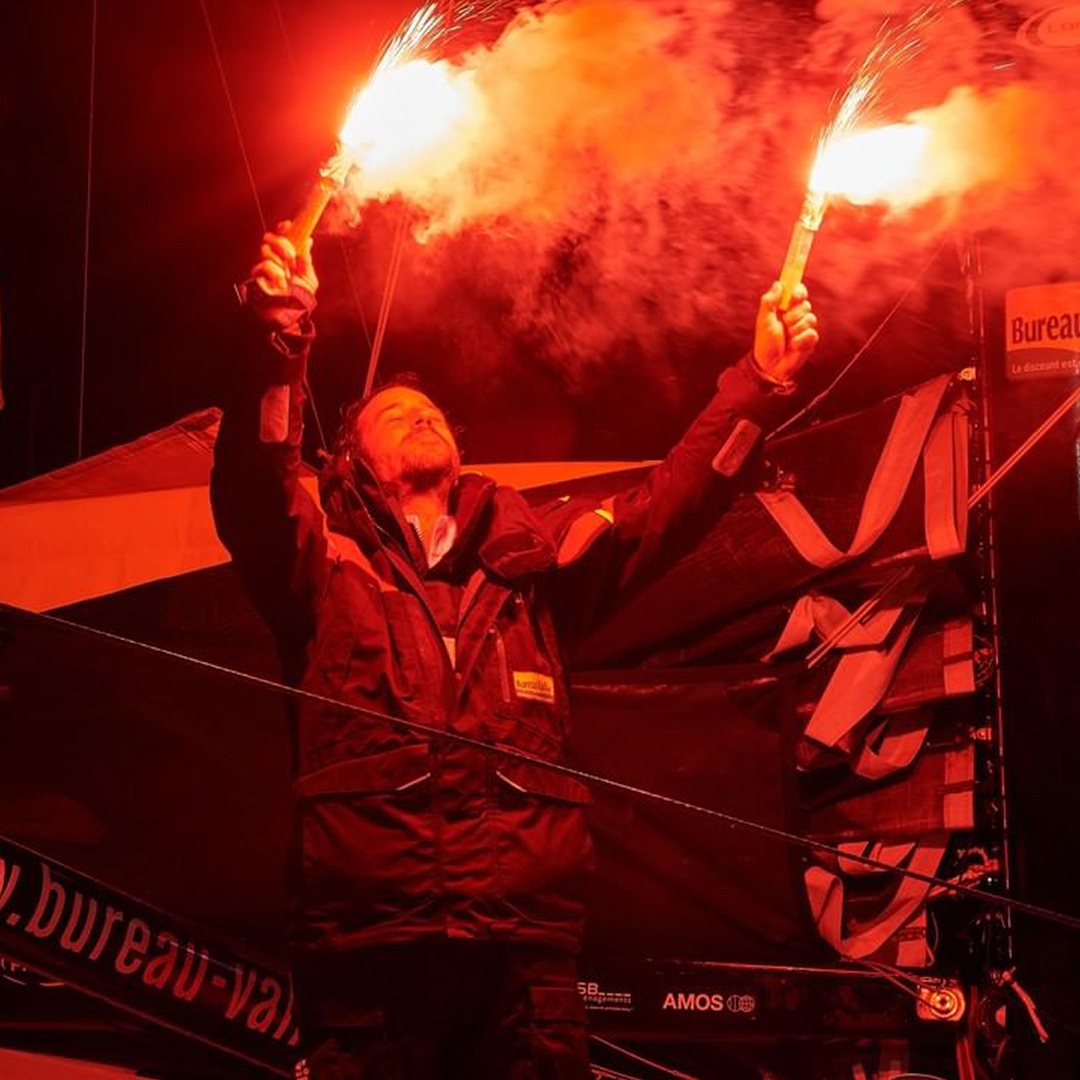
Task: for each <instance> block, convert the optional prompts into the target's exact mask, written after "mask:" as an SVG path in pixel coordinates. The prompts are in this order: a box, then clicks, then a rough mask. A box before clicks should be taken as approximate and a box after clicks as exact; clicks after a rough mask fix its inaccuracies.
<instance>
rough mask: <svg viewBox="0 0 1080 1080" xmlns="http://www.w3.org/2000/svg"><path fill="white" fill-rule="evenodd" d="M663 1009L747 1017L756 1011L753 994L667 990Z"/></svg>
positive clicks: (755, 1001) (755, 1000)
mask: <svg viewBox="0 0 1080 1080" xmlns="http://www.w3.org/2000/svg"><path fill="white" fill-rule="evenodd" d="M661 1008H663V1009H667V1010H672V1011H675V1012H713V1013H719V1012H729V1013H741V1014H743V1015H749V1014H752V1013H754V1012H755V1011H756V1010H757V999H756V998H755V997H754V995H753V994H726V995H725V994H721V993H717V992H716V991H705V990H669V991H668V992H667V993H666V994H665V995H664V1004H663V1005H662V1006H661Z"/></svg>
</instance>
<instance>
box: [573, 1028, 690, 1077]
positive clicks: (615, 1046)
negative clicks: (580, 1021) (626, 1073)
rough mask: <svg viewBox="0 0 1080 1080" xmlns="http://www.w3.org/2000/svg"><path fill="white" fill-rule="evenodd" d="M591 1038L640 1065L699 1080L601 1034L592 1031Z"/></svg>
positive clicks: (669, 1074)
mask: <svg viewBox="0 0 1080 1080" xmlns="http://www.w3.org/2000/svg"><path fill="white" fill-rule="evenodd" d="M589 1039H590V1040H591V1041H592V1042H594V1043H598V1044H599V1045H600V1046H606V1047H607V1048H608V1049H609V1050H615V1051H617V1052H618V1053H620V1054H625V1055H626V1057H628V1058H630V1060H631V1061H636V1062H638V1064H639V1065H648V1066H649V1067H650V1068H652V1069H656V1070H657V1071H658V1072H663V1073H667V1074H668V1076H674V1077H677V1080H698V1078H697V1077H696V1076H691V1075H690V1074H689V1073H684V1072H680V1071H679V1070H678V1069H673V1068H672V1067H671V1066H670V1065H663V1064H661V1063H660V1062H659V1061H653V1060H652V1059H651V1058H647V1057H644V1056H643V1055H641V1054H635V1053H634V1051H633V1050H628V1049H627V1048H626V1047H625V1046H621V1045H620V1044H619V1043H617V1042H612V1040H611V1039H605V1038H602V1037H601V1036H600V1035H593V1034H592V1033H591V1032H590V1034H589Z"/></svg>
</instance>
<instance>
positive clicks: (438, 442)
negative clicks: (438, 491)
mask: <svg viewBox="0 0 1080 1080" xmlns="http://www.w3.org/2000/svg"><path fill="white" fill-rule="evenodd" d="M410 443H411V444H412V445H410ZM456 471H457V459H456V456H455V454H454V452H453V449H452V448H451V447H450V446H448V445H447V443H446V441H445V440H444V439H443V438H442V437H441V436H439V435H436V434H435V433H434V432H431V433H430V434H429V433H426V432H425V433H423V435H422V437H417V438H414V437H413V436H410V437H409V438H408V439H406V440H405V442H404V443H403V444H402V446H401V481H402V483H403V484H405V485H407V486H408V487H411V488H412V489H413V490H414V491H427V490H429V489H431V488H435V487H439V486H440V485H441V484H443V483H445V482H446V481H447V480H452V479H453V477H454V473H455V472H456Z"/></svg>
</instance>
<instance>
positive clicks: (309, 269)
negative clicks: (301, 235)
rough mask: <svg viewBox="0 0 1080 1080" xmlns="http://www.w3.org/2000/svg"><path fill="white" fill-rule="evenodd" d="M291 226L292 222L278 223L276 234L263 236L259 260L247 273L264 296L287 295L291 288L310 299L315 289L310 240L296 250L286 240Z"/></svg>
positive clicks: (316, 287)
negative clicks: (307, 294) (296, 288)
mask: <svg viewBox="0 0 1080 1080" xmlns="http://www.w3.org/2000/svg"><path fill="white" fill-rule="evenodd" d="M291 226H292V222H290V221H282V222H279V223H278V226H277V231H276V232H268V233H264V234H263V238H262V246H261V247H260V248H259V261H258V262H257V263H256V264H255V266H254V267H252V270H251V277H252V280H254V281H255V282H256V283H257V284H258V286H259V288H261V289H262V291H263V292H265V293H266V294H267V295H268V296H288V295H289V293H290V291H291V289H292V287H293V286H294V285H297V286H299V287H300V288H302V289H306V290H307V291H308V292H309V293H311V294H312V296H314V295H315V293H316V292H317V291H318V288H319V279H318V277H317V276H316V274H315V266H314V264H313V263H312V261H311V238H310V237H308V238H307V239H306V240H304V241H303V243H301V244H300V246H299V248H297V247H296V246H295V245H294V244H293V242H292V240H290V239H289V231H290V228H291Z"/></svg>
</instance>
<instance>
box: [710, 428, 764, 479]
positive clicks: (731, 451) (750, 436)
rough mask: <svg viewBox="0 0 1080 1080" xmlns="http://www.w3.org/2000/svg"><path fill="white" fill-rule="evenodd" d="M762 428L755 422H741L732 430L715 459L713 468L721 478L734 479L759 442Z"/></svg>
mask: <svg viewBox="0 0 1080 1080" xmlns="http://www.w3.org/2000/svg"><path fill="white" fill-rule="evenodd" d="M760 434H761V428H759V427H758V426H757V424H755V423H754V422H753V420H745V419H744V420H740V421H739V422H738V423H737V424H736V425H735V427H734V428H732V430H731V434H730V435H729V436H728V437H727V440H726V441H725V443H724V445H723V446H721V447H720V451H719V453H717V455H716V457H714V458H713V462H712V467H713V470H714V471H715V472H718V473H719V474H720V475H721V476H727V477H732V476H734V475H735V474H736V473H737V472H738V471H739V470H740V469H741V468H742V466H743V462H744V461H745V460H746V458H747V456H748V455H749V453H750V451H751V450H753V449H754V444H755V443H756V442H757V441H758V436H759V435H760Z"/></svg>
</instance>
